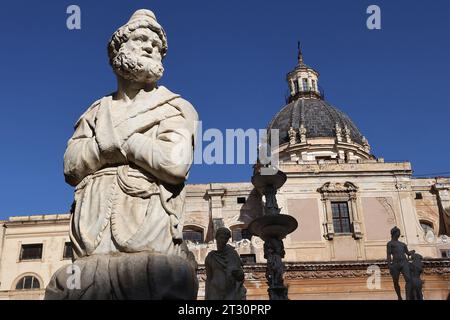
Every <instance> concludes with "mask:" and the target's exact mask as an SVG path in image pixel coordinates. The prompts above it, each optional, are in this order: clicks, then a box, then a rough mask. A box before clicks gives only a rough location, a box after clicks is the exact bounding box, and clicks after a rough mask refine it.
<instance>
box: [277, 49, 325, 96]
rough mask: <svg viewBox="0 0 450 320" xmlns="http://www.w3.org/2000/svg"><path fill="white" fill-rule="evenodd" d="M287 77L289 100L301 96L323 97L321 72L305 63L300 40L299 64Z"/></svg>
mask: <svg viewBox="0 0 450 320" xmlns="http://www.w3.org/2000/svg"><path fill="white" fill-rule="evenodd" d="M286 79H287V82H288V85H289V97H288V99H287V100H288V102H292V101H294V100H296V99H299V98H318V99H323V93H322V92H321V90H320V87H319V73H318V72H317V71H316V70H314V69H313V68H311V67H309V66H307V65H306V64H305V63H304V61H303V52H302V49H301V47H300V42H298V63H297V66H296V67H295V69H294V70H292V71H291V72H289V73H288V74H287V76H286Z"/></svg>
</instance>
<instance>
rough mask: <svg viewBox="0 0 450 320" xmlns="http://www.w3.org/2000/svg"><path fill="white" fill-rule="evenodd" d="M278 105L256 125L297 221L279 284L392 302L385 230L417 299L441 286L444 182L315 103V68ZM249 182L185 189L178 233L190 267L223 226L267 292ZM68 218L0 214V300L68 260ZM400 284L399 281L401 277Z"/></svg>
mask: <svg viewBox="0 0 450 320" xmlns="http://www.w3.org/2000/svg"><path fill="white" fill-rule="evenodd" d="M286 80H287V84H288V87H289V96H288V97H287V99H286V100H287V101H286V103H287V104H286V105H285V106H284V107H283V108H282V109H281V110H280V111H279V112H278V113H277V114H276V115H274V117H273V118H272V119H271V120H270V119H268V120H270V123H269V125H268V128H267V129H278V130H279V140H280V141H279V146H278V147H277V149H276V150H275V151H274V152H275V153H277V155H278V158H279V161H280V164H279V167H280V169H281V170H282V171H283V172H284V173H285V174H286V175H287V182H286V183H285V185H284V186H283V187H282V188H281V189H280V190H279V192H278V195H277V199H278V203H279V205H280V207H281V208H282V211H281V212H282V213H283V214H289V215H291V216H293V217H295V218H296V220H297V221H298V222H299V227H298V228H297V230H296V231H295V232H293V233H292V234H290V235H288V236H287V238H286V239H285V240H284V244H285V251H286V256H285V258H284V262H285V284H286V285H287V287H288V292H289V298H290V299H292V300H296V299H396V298H397V297H396V295H395V292H394V289H393V284H392V280H391V277H390V275H389V270H388V268H387V263H386V243H387V242H388V241H389V240H390V230H391V228H393V227H394V226H397V227H398V228H400V230H401V235H402V236H401V238H400V241H402V242H405V243H406V244H407V245H408V248H409V249H410V250H413V249H414V250H416V252H418V253H420V254H421V255H422V256H423V257H424V273H423V275H422V279H423V281H424V284H423V291H424V298H425V299H446V298H447V296H448V294H449V292H450V238H449V236H450V195H449V190H450V178H439V177H435V178H415V177H413V175H412V167H411V163H409V162H385V161H384V159H383V158H379V157H376V156H375V155H373V154H372V153H371V147H370V144H369V141H368V140H367V138H366V137H365V136H364V135H363V134H362V133H361V132H360V131H359V129H358V127H357V126H356V125H355V123H353V121H352V120H351V119H350V118H349V117H348V116H347V115H346V114H345V113H344V112H342V111H341V110H340V109H338V108H336V107H334V106H332V105H331V104H329V103H328V102H327V101H325V99H324V94H323V91H322V90H321V89H320V87H319V73H318V72H317V71H316V70H315V69H313V68H311V67H309V66H308V65H306V64H305V63H304V60H303V55H302V53H301V52H299V55H298V64H297V66H296V67H295V69H294V70H292V71H291V72H289V73H288V74H287V77H286ZM263 201H264V197H262V196H261V195H260V194H259V193H258V192H257V191H256V190H255V189H254V187H253V185H252V184H251V183H250V182H247V183H241V182H237V183H214V182H212V183H208V184H190V185H188V186H187V196H186V215H185V223H184V229H183V230H184V231H183V235H184V239H185V240H186V241H187V242H188V246H189V248H190V250H191V251H192V252H193V254H194V256H195V258H196V260H197V262H198V264H199V269H198V278H199V281H200V288H199V293H198V298H199V299H203V298H204V294H205V292H204V283H205V277H206V275H205V268H204V261H205V258H206V255H207V254H208V252H209V251H211V250H214V249H215V248H216V246H215V243H214V237H213V235H214V231H215V230H216V229H217V227H218V226H222V225H224V226H226V227H228V228H230V230H231V231H232V239H230V241H231V244H232V245H233V246H234V247H235V248H236V250H237V251H238V253H239V254H240V256H241V259H242V261H243V262H244V270H245V277H246V280H245V286H246V288H247V299H268V294H267V288H268V287H267V283H266V279H265V268H266V266H265V263H266V260H265V259H264V250H263V242H262V240H261V239H259V238H258V237H254V236H253V237H252V235H251V234H250V232H249V231H248V225H249V223H250V222H251V221H253V220H254V219H255V218H256V217H258V216H260V215H261V214H262V212H263V209H262V208H263ZM69 221H70V216H69V214H51V215H35V216H20V217H10V218H9V219H8V220H7V221H0V226H1V228H0V299H42V298H43V297H44V291H45V287H46V286H47V284H48V282H49V281H50V277H51V276H52V275H53V273H54V272H55V271H56V270H57V269H59V268H60V267H62V266H64V265H67V264H70V262H71V258H72V249H71V244H70V240H69ZM402 287H404V286H403V285H402Z"/></svg>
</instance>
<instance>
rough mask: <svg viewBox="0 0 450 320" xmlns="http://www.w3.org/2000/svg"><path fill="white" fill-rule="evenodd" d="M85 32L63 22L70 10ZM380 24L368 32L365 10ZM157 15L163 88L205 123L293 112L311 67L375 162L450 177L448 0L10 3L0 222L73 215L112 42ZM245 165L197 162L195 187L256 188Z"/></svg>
mask: <svg viewBox="0 0 450 320" xmlns="http://www.w3.org/2000/svg"><path fill="white" fill-rule="evenodd" d="M70 4H77V5H79V6H80V7H81V10H82V29H81V30H79V31H70V30H68V29H67V28H66V18H67V15H66V8H67V6H68V5H70ZM370 4H377V5H379V6H380V7H381V10H382V30H380V31H369V30H368V29H367V28H366V19H367V17H368V15H367V14H366V8H367V6H368V5H370ZM139 8H148V9H152V10H153V11H154V12H155V13H156V14H157V18H158V20H159V21H160V22H161V24H162V25H163V26H164V28H165V30H166V32H167V34H168V39H169V54H168V56H167V58H166V60H165V68H166V73H165V76H164V78H163V79H162V81H161V84H163V85H165V86H167V87H168V88H170V89H171V90H172V91H175V92H178V93H180V94H182V95H183V97H185V98H186V99H188V100H189V101H191V102H192V103H193V104H194V105H195V106H196V108H197V110H198V112H199V114H200V116H201V119H202V120H203V126H204V128H219V129H222V130H224V129H226V128H244V129H247V128H264V127H265V126H266V125H267V123H268V122H269V120H270V119H271V118H272V117H273V115H274V114H275V113H276V112H277V111H278V110H279V109H280V108H281V107H282V106H283V105H284V95H285V93H286V89H287V85H286V83H285V74H286V73H287V72H288V71H290V70H291V69H292V68H293V67H294V66H295V64H296V46H297V40H301V41H302V45H303V50H304V54H305V60H306V63H308V64H309V65H311V66H314V67H316V68H317V69H318V70H319V72H320V73H321V78H320V84H321V86H322V87H323V88H324V89H325V90H326V95H327V100H328V101H329V102H330V103H331V104H333V105H335V106H337V107H339V108H340V109H341V110H343V111H344V112H346V113H347V114H349V115H350V117H351V118H352V119H353V120H354V122H355V123H356V124H357V125H358V127H359V128H360V130H361V131H362V132H363V134H365V135H366V136H367V138H368V139H369V142H370V143H371V145H372V146H373V149H374V153H375V155H377V156H378V157H384V158H385V159H386V160H387V161H390V160H409V161H411V162H412V163H413V168H414V171H415V173H416V174H427V173H440V172H448V171H450V163H449V158H450V148H449V141H450V140H449V129H448V128H449V127H448V123H449V118H450V109H449V108H450V94H449V84H450V81H449V78H448V76H449V74H450V41H449V30H450V1H448V0H433V1H398V0H397V1H380V0H373V1H354V0H351V1H350V0H346V1H343V0H341V1H335V0H333V1H331V0H330V1H323V0H314V1H311V0H308V1H306V0H305V1H304V0H296V1H287V0H284V1H276V2H275V1H261V0H260V1H256V0H253V1H249V0H246V1H242V0H240V1H238V0H227V1H207V0H203V1H200V0H192V1H171V0H158V1H119V0H115V1H113V0H109V1H106V0H103V1H99V0H96V1H92V0H90V1H88V0H83V1H81V0H74V1H64V0H58V1H22V0H15V1H2V2H1V4H0V32H1V37H0V41H1V50H0V61H1V63H2V68H1V74H0V90H1V91H0V92H1V100H0V106H1V110H2V113H1V116H0V139H1V140H0V141H1V151H0V152H1V157H0V168H1V171H2V174H1V177H0V219H2V218H6V217H8V216H11V215H25V214H41V213H63V212H67V211H68V209H69V206H70V204H71V202H72V188H70V187H69V186H68V185H66V184H65V182H64V177H63V161H62V159H63V154H64V150H65V147H66V143H67V140H68V139H69V138H70V136H71V135H72V133H73V125H74V123H75V121H76V120H77V119H78V117H79V116H80V115H81V114H82V113H83V111H84V110H85V109H86V108H87V107H88V106H89V105H90V104H91V103H92V102H93V101H95V100H96V99H98V98H99V97H101V96H103V95H105V94H108V93H110V92H112V91H114V90H115V78H114V76H113V74H112V71H111V70H110V67H109V65H108V61H107V56H106V44H107V41H108V40H109V37H110V36H111V34H112V33H113V31H115V30H116V29H117V28H118V27H119V26H121V25H122V24H124V23H125V22H126V21H127V20H128V18H129V17H130V15H131V14H132V13H133V12H134V10H136V9H139ZM250 175H251V169H250V167H249V166H194V167H193V169H192V171H191V176H190V182H192V183H200V182H201V183H207V182H232V181H249V178H250Z"/></svg>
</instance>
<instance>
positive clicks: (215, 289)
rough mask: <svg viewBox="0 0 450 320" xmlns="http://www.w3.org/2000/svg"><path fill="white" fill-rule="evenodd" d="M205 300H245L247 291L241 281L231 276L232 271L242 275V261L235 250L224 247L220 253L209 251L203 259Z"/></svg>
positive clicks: (228, 246)
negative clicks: (239, 272) (238, 271)
mask: <svg viewBox="0 0 450 320" xmlns="http://www.w3.org/2000/svg"><path fill="white" fill-rule="evenodd" d="M205 268H206V284H205V299H206V300H245V299H246V293H247V290H246V289H245V287H244V279H242V281H241V280H240V279H239V280H238V279H236V278H235V277H234V276H233V271H237V270H240V271H241V272H242V275H243V274H244V270H243V264H242V260H241V258H240V257H239V254H238V253H237V252H236V250H235V249H234V248H233V247H231V246H230V245H228V244H227V245H226V246H225V248H224V249H223V250H222V251H219V250H215V251H211V252H210V253H209V254H208V255H207V256H206V259H205Z"/></svg>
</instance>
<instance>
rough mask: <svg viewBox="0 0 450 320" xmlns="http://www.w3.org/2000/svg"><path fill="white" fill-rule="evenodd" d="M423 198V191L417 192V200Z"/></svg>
mask: <svg viewBox="0 0 450 320" xmlns="http://www.w3.org/2000/svg"><path fill="white" fill-rule="evenodd" d="M421 199H423V196H422V192H416V200H421Z"/></svg>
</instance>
